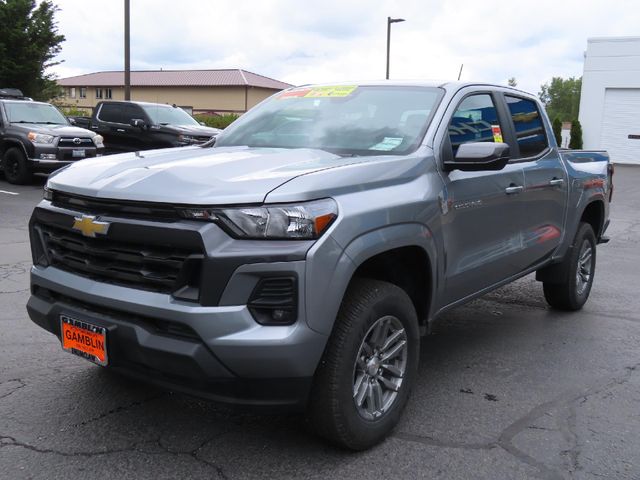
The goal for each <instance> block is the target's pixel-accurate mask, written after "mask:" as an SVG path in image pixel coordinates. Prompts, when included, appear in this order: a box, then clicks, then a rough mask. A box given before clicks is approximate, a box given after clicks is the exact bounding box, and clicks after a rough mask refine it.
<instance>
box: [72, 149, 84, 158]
mask: <svg viewBox="0 0 640 480" xmlns="http://www.w3.org/2000/svg"><path fill="white" fill-rule="evenodd" d="M71 156H72V157H73V158H84V157H86V156H87V152H86V150H85V149H84V148H80V149H74V150H71Z"/></svg>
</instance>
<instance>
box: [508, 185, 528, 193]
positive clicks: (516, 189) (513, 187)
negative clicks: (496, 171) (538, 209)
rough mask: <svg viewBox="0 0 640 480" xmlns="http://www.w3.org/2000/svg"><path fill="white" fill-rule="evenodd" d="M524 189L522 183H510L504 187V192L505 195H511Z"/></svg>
mask: <svg viewBox="0 0 640 480" xmlns="http://www.w3.org/2000/svg"><path fill="white" fill-rule="evenodd" d="M523 190H524V187H523V186H522V185H511V186H510V187H507V188H505V189H504V191H505V193H506V194H507V195H513V194H514V193H520V192H522V191H523Z"/></svg>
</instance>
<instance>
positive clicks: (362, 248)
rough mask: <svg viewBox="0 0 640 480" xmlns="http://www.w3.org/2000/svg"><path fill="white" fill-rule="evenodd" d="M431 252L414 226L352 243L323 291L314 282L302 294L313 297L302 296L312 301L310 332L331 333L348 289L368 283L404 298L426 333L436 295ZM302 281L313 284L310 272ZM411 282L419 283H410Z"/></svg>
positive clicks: (426, 236)
mask: <svg viewBox="0 0 640 480" xmlns="http://www.w3.org/2000/svg"><path fill="white" fill-rule="evenodd" d="M435 252H436V250H435V245H434V241H433V236H432V234H431V232H430V230H429V229H428V228H427V227H425V226H424V225H422V224H417V223H409V224H400V225H391V226H386V227H382V228H380V229H376V230H373V231H370V232H367V233H365V234H363V235H361V236H359V237H357V238H355V239H354V240H353V241H351V242H350V243H349V245H348V246H347V247H346V248H345V249H343V251H342V252H341V255H340V259H339V260H338V261H337V262H336V263H335V268H334V269H333V270H332V275H331V278H330V279H328V280H326V282H328V283H327V288H324V289H320V290H319V286H318V285H317V283H316V282H315V281H313V282H312V283H313V284H314V286H313V287H311V286H310V284H309V283H308V284H307V291H308V292H309V293H311V291H314V292H316V295H313V297H316V296H317V297H318V298H315V299H313V300H312V299H311V298H310V297H311V295H307V300H308V301H310V300H311V302H310V303H308V305H307V319H308V321H309V324H310V326H311V327H312V328H313V329H314V330H317V331H320V332H323V333H326V334H329V333H331V331H332V330H333V326H334V323H335V319H336V317H337V314H338V310H339V308H340V305H341V304H342V301H343V298H344V295H345V293H346V291H347V289H348V287H349V284H350V283H351V281H352V280H353V279H354V278H356V277H368V278H373V279H376V280H383V281H388V282H389V283H392V284H394V285H397V286H399V287H400V288H402V289H403V290H404V291H405V292H407V294H408V295H409V297H410V298H411V300H412V302H413V303H414V306H415V307H416V312H417V314H418V318H419V321H420V325H421V326H424V327H426V325H427V323H428V320H429V318H430V316H431V307H432V305H433V301H432V300H433V298H434V295H435V285H436V263H435ZM307 275H308V276H309V277H311V278H315V279H317V277H314V274H313V273H311V272H307ZM414 275H415V276H414ZM414 278H417V279H418V280H417V281H415V282H413V281H412V280H413V279H414ZM413 283H415V285H413ZM310 287H311V288H310Z"/></svg>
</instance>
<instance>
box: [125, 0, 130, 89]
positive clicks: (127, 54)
mask: <svg viewBox="0 0 640 480" xmlns="http://www.w3.org/2000/svg"><path fill="white" fill-rule="evenodd" d="M129 32H130V30H129V0H124V99H125V100H131V55H130V50H129V44H130V43H131V42H130V34H129Z"/></svg>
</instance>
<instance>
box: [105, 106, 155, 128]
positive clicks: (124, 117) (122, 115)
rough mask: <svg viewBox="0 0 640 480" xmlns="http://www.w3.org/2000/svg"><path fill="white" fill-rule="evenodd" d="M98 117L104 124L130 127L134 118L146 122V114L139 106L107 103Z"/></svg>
mask: <svg viewBox="0 0 640 480" xmlns="http://www.w3.org/2000/svg"><path fill="white" fill-rule="evenodd" d="M98 117H99V118H100V120H102V121H103V122H111V123H121V124H124V125H129V123H130V122H131V120H133V119H134V118H136V119H141V120H144V113H143V112H142V109H141V108H140V107H139V106H137V105H127V104H123V103H105V104H103V105H102V108H101V109H100V113H99V114H98Z"/></svg>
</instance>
